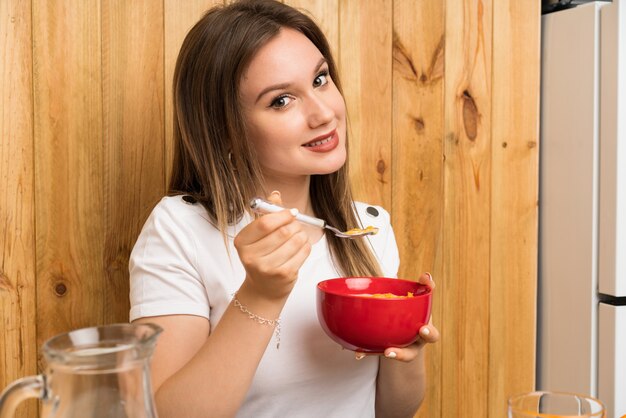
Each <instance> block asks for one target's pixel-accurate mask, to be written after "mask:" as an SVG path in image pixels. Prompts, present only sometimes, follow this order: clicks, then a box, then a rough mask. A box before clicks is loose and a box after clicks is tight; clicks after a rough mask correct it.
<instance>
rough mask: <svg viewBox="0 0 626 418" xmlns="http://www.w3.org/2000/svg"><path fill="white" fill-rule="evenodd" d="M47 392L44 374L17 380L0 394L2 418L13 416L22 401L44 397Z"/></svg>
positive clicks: (0, 417) (0, 415) (0, 414)
mask: <svg viewBox="0 0 626 418" xmlns="http://www.w3.org/2000/svg"><path fill="white" fill-rule="evenodd" d="M45 394H46V378H45V376H44V375H41V374H40V375H37V376H28V377H24V378H22V379H18V380H16V381H15V382H13V383H11V384H10V385H9V386H7V388H6V389H5V390H4V391H3V392H2V394H0V418H12V417H13V415H14V414H15V409H16V408H17V406H18V405H19V404H20V402H22V401H23V400H26V399H29V398H39V399H43V398H44V396H45Z"/></svg>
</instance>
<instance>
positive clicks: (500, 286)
mask: <svg viewBox="0 0 626 418" xmlns="http://www.w3.org/2000/svg"><path fill="white" fill-rule="evenodd" d="M493 13H494V18H493V22H494V23H493V25H494V30H493V31H494V36H495V34H497V37H498V42H494V49H493V95H492V99H491V100H492V108H493V122H492V128H491V129H492V137H493V141H492V155H493V157H492V158H493V168H492V201H493V203H492V207H493V209H492V214H491V225H492V226H491V237H490V241H491V295H490V299H489V300H490V305H491V307H490V311H491V314H490V317H489V321H490V325H489V326H490V329H491V332H490V338H489V339H490V344H489V383H490V385H489V408H490V410H489V417H494V418H495V417H501V416H503V415H504V414H505V411H506V400H507V398H508V397H509V396H511V395H513V394H516V393H521V392H528V391H531V390H533V389H534V385H535V342H536V327H535V320H536V297H537V247H538V236H537V219H538V218H537V217H538V215H537V204H538V201H537V199H538V178H539V175H538V167H539V146H538V145H539V116H538V115H539V84H540V27H541V26H540V25H541V7H540V5H539V2H528V4H526V3H524V4H522V3H521V2H518V1H515V0H502V1H501V0H497V1H494V11H493Z"/></svg>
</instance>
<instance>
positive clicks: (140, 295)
mask: <svg viewBox="0 0 626 418" xmlns="http://www.w3.org/2000/svg"><path fill="white" fill-rule="evenodd" d="M165 199H167V198H165ZM175 209H176V208H175V207H173V206H171V205H168V204H167V200H162V201H161V203H159V204H158V205H157V206H156V207H155V208H154V210H153V211H152V213H151V214H150V217H149V218H148V220H147V221H146V223H145V225H144V227H143V229H142V231H141V233H140V235H139V238H138V239H137V242H136V243H135V246H134V248H133V250H132V252H131V256H130V261H129V272H130V306H131V309H130V320H131V321H133V320H135V319H138V318H142V317H150V316H159V315H180V314H187V315H198V316H203V317H205V318H209V313H210V312H209V301H208V297H207V292H206V289H205V287H204V285H203V282H202V279H201V277H200V274H199V272H198V268H197V262H196V258H197V248H196V244H195V242H194V238H193V237H194V234H193V233H192V232H193V231H188V230H187V229H189V228H190V226H189V224H188V223H186V222H185V220H186V218H187V217H190V216H196V215H195V214H194V213H192V212H186V211H181V210H178V211H177V210H175Z"/></svg>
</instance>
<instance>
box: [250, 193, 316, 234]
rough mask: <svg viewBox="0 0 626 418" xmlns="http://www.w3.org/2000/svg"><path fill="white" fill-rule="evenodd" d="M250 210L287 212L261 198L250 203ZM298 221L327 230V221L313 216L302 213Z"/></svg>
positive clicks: (298, 216)
mask: <svg viewBox="0 0 626 418" xmlns="http://www.w3.org/2000/svg"><path fill="white" fill-rule="evenodd" d="M250 208H251V209H252V210H253V211H255V212H258V213H275V212H280V211H281V210H285V208H283V207H282V206H278V205H275V204H274V203H270V202H268V201H266V200H263V199H261V198H260V197H255V198H254V199H252V200H251V201H250ZM296 219H297V220H299V221H300V222H303V223H305V224H308V225H313V226H316V227H318V228H325V227H326V221H325V220H323V219H319V218H314V217H313V216H309V215H305V214H302V213H298V214H297V215H296Z"/></svg>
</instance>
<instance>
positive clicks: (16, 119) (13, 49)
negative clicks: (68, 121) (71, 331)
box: [0, 0, 37, 418]
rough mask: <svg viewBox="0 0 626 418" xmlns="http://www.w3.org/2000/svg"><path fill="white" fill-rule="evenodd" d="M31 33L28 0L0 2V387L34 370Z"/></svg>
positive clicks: (32, 408)
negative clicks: (0, 339) (0, 341)
mask: <svg viewBox="0 0 626 418" xmlns="http://www.w3.org/2000/svg"><path fill="white" fill-rule="evenodd" d="M31 33H32V20H31V5H30V3H29V2H24V1H18V0H8V1H2V2H0V100H1V101H0V133H1V134H2V136H1V138H2V140H1V141H0V334H1V335H2V344H0V390H1V389H4V388H5V387H6V386H7V385H8V384H9V383H11V382H13V381H14V380H16V379H18V378H20V377H23V376H28V375H34V374H36V373H37V345H36V343H35V341H36V324H35V312H36V311H35V309H33V308H34V306H35V300H36V281H35V260H36V256H35V223H34V217H35V202H34V173H33V170H32V168H33V157H34V148H33V100H32V98H33V92H32V75H33V72H32V68H33V61H32V36H31ZM16 69H19V71H16ZM36 413H37V403H36V402H35V401H29V402H28V404H23V405H22V406H20V407H19V408H18V410H17V412H16V415H15V416H16V417H19V418H23V417H27V416H34V415H36Z"/></svg>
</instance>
